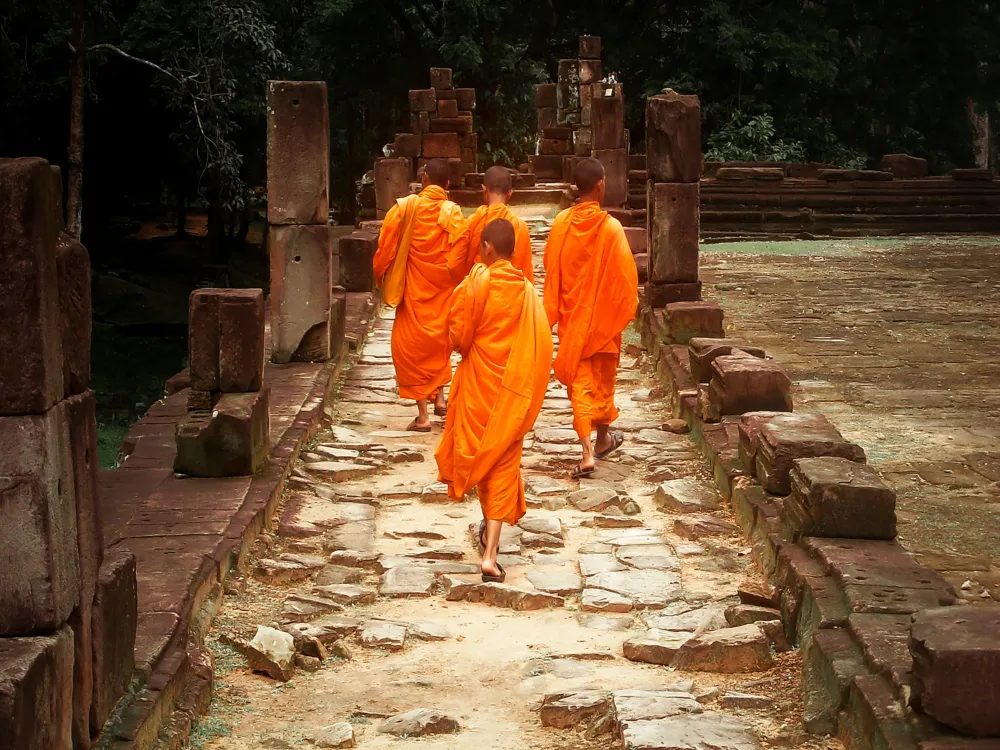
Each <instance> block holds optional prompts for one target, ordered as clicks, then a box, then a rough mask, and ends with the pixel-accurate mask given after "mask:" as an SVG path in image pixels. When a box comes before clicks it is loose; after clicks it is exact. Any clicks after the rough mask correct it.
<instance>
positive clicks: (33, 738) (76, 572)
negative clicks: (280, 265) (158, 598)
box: [0, 159, 137, 750]
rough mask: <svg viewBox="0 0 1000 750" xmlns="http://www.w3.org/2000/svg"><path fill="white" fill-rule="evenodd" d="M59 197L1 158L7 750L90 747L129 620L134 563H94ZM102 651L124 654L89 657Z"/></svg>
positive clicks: (52, 180)
mask: <svg viewBox="0 0 1000 750" xmlns="http://www.w3.org/2000/svg"><path fill="white" fill-rule="evenodd" d="M61 192H62V185H61V182H60V181H59V176H58V171H54V170H52V169H51V168H50V167H49V165H48V164H47V163H46V162H45V161H44V160H42V159H3V160H0V321H2V323H3V325H2V326H0V343H2V345H3V347H4V352H5V357H4V365H3V366H0V448H2V450H0V560H2V561H3V565H2V566H0V570H2V572H0V738H2V740H0V742H2V743H3V746H4V747H12V748H13V747H16V748H19V750H20V749H21V748H23V749H24V750H36V749H38V750H41V749H42V748H45V749H46V750H62V749H63V748H67V749H68V748H77V749H79V748H89V747H90V745H91V738H92V736H96V734H97V732H98V731H99V730H100V728H101V726H103V724H104V722H105V721H106V719H107V716H108V713H110V710H111V708H113V707H114V705H115V703H117V702H118V700H119V699H120V698H121V696H122V695H123V694H124V691H125V689H126V687H127V685H128V681H129V679H130V678H131V673H132V667H133V663H132V659H133V657H132V650H133V648H134V643H135V627H136V621H137V615H136V610H137V603H136V586H135V570H134V563H133V566H132V569H131V571H130V572H131V575H129V572H128V571H126V572H124V573H120V574H116V572H115V570H114V569H113V567H114V566H113V565H111V563H110V561H108V560H105V559H104V546H103V539H102V529H101V523H100V509H99V504H98V490H97V487H98V484H97V471H98V463H97V462H98V457H97V420H96V402H95V399H94V394H93V392H92V391H90V390H89V385H90V383H89V381H90V330H91V325H90V320H91V306H90V262H89V257H88V255H87V251H86V249H85V248H84V247H83V246H82V245H81V244H80V243H79V242H77V241H75V240H73V239H72V238H70V237H68V236H66V235H65V234H61V233H60V230H61V227H62V225H63V222H62V217H61V209H60V199H59V196H61ZM108 577H113V578H114V580H115V582H116V583H117V584H118V586H117V588H116V590H115V591H113V592H110V593H109V592H108V590H107V587H106V585H105V581H106V579H107V578H108ZM111 609H114V610H115V611H116V612H117V616H116V620H115V623H114V625H113V627H112V628H110V629H109V628H107V627H102V623H104V622H105V621H106V620H107V618H108V614H109V610H111ZM111 641H114V643H116V644H121V648H122V649H124V650H126V651H127V654H120V655H119V656H118V657H117V658H112V659H104V658H99V656H100V655H101V654H103V653H105V652H106V651H107V649H108V646H109V644H110V642H111ZM105 708H106V709H107V712H105Z"/></svg>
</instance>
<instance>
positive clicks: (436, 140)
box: [422, 133, 462, 159]
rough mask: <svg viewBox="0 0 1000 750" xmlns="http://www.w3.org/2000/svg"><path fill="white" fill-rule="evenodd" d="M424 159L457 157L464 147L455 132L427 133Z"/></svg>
mask: <svg viewBox="0 0 1000 750" xmlns="http://www.w3.org/2000/svg"><path fill="white" fill-rule="evenodd" d="M422 154H423V158H424V159H457V158H459V157H460V156H461V155H462V147H461V145H460V144H459V141H458V135H456V134H455V133H425V134H424V136H423V151H422Z"/></svg>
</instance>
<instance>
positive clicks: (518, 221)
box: [449, 203, 535, 284]
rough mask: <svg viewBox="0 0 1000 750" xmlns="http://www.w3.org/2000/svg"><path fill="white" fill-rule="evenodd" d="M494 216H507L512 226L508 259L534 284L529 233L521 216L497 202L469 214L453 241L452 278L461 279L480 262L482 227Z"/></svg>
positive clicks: (494, 217)
mask: <svg viewBox="0 0 1000 750" xmlns="http://www.w3.org/2000/svg"><path fill="white" fill-rule="evenodd" d="M494 219H507V221H509V222H510V223H511V224H513V225H514V255H512V256H511V259H510V262H511V264H512V265H513V266H514V268H516V269H517V270H519V271H520V272H521V273H523V274H524V278H526V279H527V280H528V281H530V282H531V283H532V284H534V283H535V268H534V266H533V265H532V264H531V232H529V231H528V225H527V224H525V223H524V219H522V218H521V217H520V216H518V215H517V214H515V213H514V212H513V211H511V210H510V207H509V206H507V205H506V204H505V203H497V204H495V205H493V206H480V207H479V208H477V209H476V212H475V213H474V214H472V216H470V217H469V219H468V223H467V224H466V225H465V231H464V232H462V236H461V237H460V238H459V240H458V242H457V243H456V244H455V248H454V252H453V255H452V259H451V262H450V264H449V265H450V266H451V269H452V274H453V276H454V278H455V281H456V282H458V281H461V280H462V279H464V278H465V277H466V276H468V274H469V271H471V270H472V266H474V265H475V264H476V263H482V262H483V259H482V256H480V254H479V251H480V245H481V243H482V241H483V230H484V229H485V228H486V225H487V224H489V223H490V222H491V221H493V220H494Z"/></svg>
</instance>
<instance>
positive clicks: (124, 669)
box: [90, 547, 139, 737]
mask: <svg viewBox="0 0 1000 750" xmlns="http://www.w3.org/2000/svg"><path fill="white" fill-rule="evenodd" d="M138 609H139V605H138V593H137V589H136V578H135V556H134V555H133V554H132V553H131V552H129V551H128V550H127V549H124V548H121V547H114V548H112V549H110V550H108V552H107V555H106V556H105V558H104V564H103V565H101V571H100V575H99V576H98V579H97V593H96V595H95V596H94V606H93V613H92V617H91V637H92V638H93V670H94V676H93V698H92V700H91V704H90V732H91V735H92V736H95V737H96V736H97V734H98V732H100V731H101V728H102V727H103V726H104V724H105V722H106V721H107V720H108V717H109V716H110V715H111V712H112V711H113V710H114V708H115V705H116V704H117V703H118V701H119V699H120V698H121V697H122V696H123V695H124V694H125V690H126V689H127V688H128V685H129V682H130V681H131V679H132V670H133V668H134V666H135V636H136V628H137V626H138V621H139V615H138Z"/></svg>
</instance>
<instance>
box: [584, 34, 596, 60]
mask: <svg viewBox="0 0 1000 750" xmlns="http://www.w3.org/2000/svg"><path fill="white" fill-rule="evenodd" d="M600 56H601V37H599V36H581V37H580V57H583V58H588V57H589V58H594V59H597V58H600Z"/></svg>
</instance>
